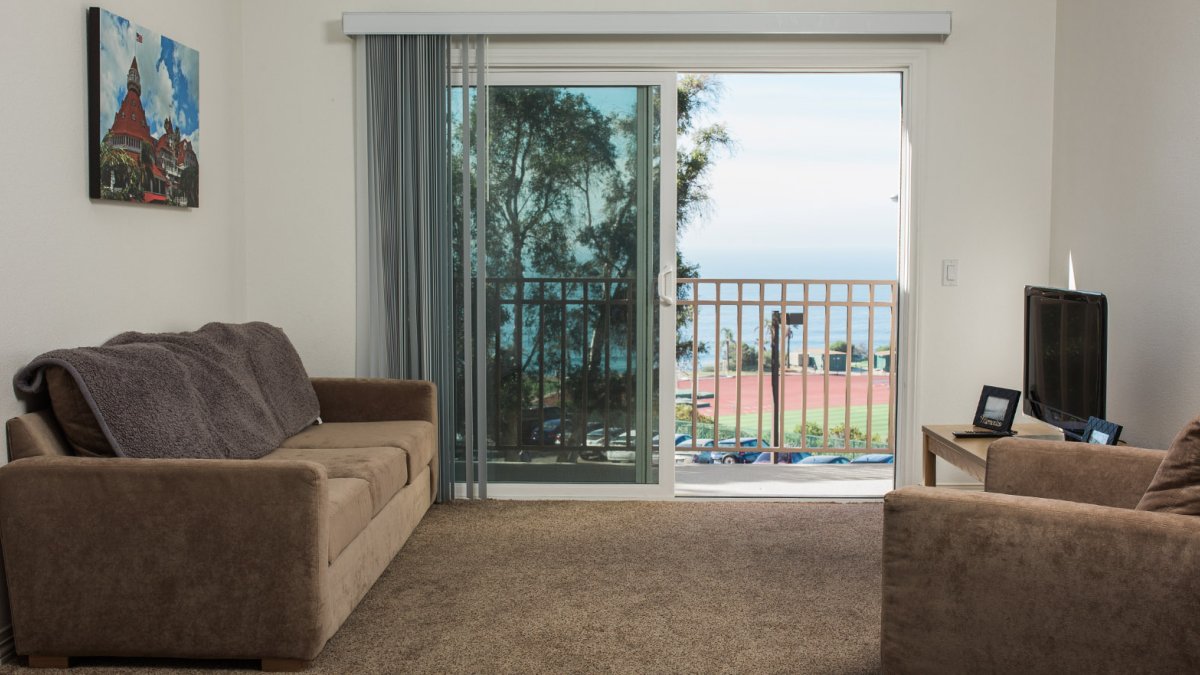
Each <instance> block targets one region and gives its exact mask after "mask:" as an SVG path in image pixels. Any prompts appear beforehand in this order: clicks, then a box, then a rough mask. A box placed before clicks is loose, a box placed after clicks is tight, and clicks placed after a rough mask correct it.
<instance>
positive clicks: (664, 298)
mask: <svg viewBox="0 0 1200 675" xmlns="http://www.w3.org/2000/svg"><path fill="white" fill-rule="evenodd" d="M667 279H670V281H667ZM658 304H660V305H662V306H663V307H670V306H671V305H674V304H675V268H674V267H664V268H662V271H661V272H659V273H658Z"/></svg>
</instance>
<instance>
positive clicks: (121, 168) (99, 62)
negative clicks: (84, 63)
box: [87, 7, 200, 206]
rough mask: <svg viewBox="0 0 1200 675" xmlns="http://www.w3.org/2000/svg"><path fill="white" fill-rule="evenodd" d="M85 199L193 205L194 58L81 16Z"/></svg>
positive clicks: (93, 14)
mask: <svg viewBox="0 0 1200 675" xmlns="http://www.w3.org/2000/svg"><path fill="white" fill-rule="evenodd" d="M87 17H88V18H87V20H88V130H89V131H88V134H89V141H90V142H89V146H90V147H89V158H90V166H89V192H90V195H91V197H92V198H93V199H111V200H115V201H123V202H135V203H145V204H166V205H170V206H199V205H200V157H199V153H200V149H199V141H200V57H199V54H198V52H196V50H195V49H192V48H190V47H188V46H186V45H183V44H181V43H179V42H176V41H175V40H172V39H170V38H167V37H165V36H163V35H160V34H158V33H156V32H154V31H152V30H149V29H147V28H144V27H142V26H139V25H138V24H135V23H133V22H131V21H129V20H128V19H126V18H124V17H121V16H117V15H116V14H113V13H112V12H109V11H107V10H104V9H101V8H99V7H92V8H90V9H88V15H87Z"/></svg>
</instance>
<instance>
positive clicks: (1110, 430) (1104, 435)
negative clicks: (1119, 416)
mask: <svg viewBox="0 0 1200 675" xmlns="http://www.w3.org/2000/svg"><path fill="white" fill-rule="evenodd" d="M1080 437H1081V440H1082V441H1083V442H1084V443H1092V444H1094V445H1116V444H1117V441H1118V440H1120V438H1121V425H1120V424H1113V423H1112V422H1109V421H1108V420H1102V419H1100V418H1099V417H1089V418H1088V421H1087V426H1086V427H1084V428H1083V433H1082V434H1080Z"/></svg>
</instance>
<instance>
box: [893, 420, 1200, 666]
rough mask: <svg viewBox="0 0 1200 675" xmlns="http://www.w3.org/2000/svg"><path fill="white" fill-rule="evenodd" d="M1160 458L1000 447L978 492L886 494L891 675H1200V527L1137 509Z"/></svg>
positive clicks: (1110, 450)
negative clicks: (1197, 622)
mask: <svg viewBox="0 0 1200 675" xmlns="http://www.w3.org/2000/svg"><path fill="white" fill-rule="evenodd" d="M1163 457H1164V453H1163V452H1162V451H1161V450H1143V449H1139V448H1127V447H1107V446H1098V445H1084V444H1079V443H1064V442H1050V441H1033V440H1017V439H1004V440H1000V441H997V442H995V443H994V444H993V445H992V446H991V448H990V449H989V451H988V461H987V474H986V482H985V487H984V489H985V491H984V492H982V493H980V492H967V491H962V490H952V489H944V488H925V487H907V488H902V489H900V490H896V491H894V492H892V493H890V494H888V495H887V497H886V498H885V501H884V540H883V632H882V658H883V667H884V672H886V673H922V674H936V673H1055V674H1061V673H1195V672H1200V631H1197V630H1196V629H1195V626H1194V625H1193V624H1192V622H1191V619H1192V618H1193V617H1194V616H1195V613H1196V608H1197V607H1200V576H1198V575H1197V574H1196V569H1197V567H1198V565H1200V518H1197V517H1195V516H1189V515H1179V514H1177V513H1159V512H1152V511H1137V510H1134V507H1135V506H1137V504H1138V500H1139V499H1140V498H1141V497H1142V494H1143V493H1144V492H1146V488H1147V486H1148V485H1150V482H1151V480H1152V479H1153V478H1154V475H1155V471H1156V470H1157V469H1158V466H1159V464H1160V462H1161V461H1162V460H1163Z"/></svg>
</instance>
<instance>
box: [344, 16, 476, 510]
mask: <svg viewBox="0 0 1200 675" xmlns="http://www.w3.org/2000/svg"><path fill="white" fill-rule="evenodd" d="M364 39H365V40H366V44H365V49H366V61H365V85H366V86H365V87H364V89H365V91H364V93H365V99H366V100H365V108H366V110H365V112H366V115H365V122H366V134H365V135H366V152H367V157H366V163H365V164H366V176H365V181H366V192H367V197H366V202H367V203H366V205H367V214H366V227H367V230H366V236H367V240H368V241H367V251H368V259H367V261H366V262H367V275H366V277H367V280H368V283H367V289H366V291H367V292H366V301H367V303H368V308H367V312H366V319H367V326H366V331H367V336H366V337H367V339H366V342H365V344H366V350H367V353H366V355H365V359H364V360H363V363H365V372H360V373H359V374H360V375H365V376H368V377H391V378H400V379H422V380H430V381H432V382H433V383H434V384H436V385H437V388H438V411H439V416H438V439H439V448H438V453H439V460H440V462H439V463H440V466H441V467H443V469H442V471H441V473H440V475H439V485H438V493H439V499H446V498H447V497H448V496H449V495H451V494H452V491H451V489H450V487H451V486H452V485H453V471H451V470H448V468H450V467H453V442H454V420H453V416H452V415H451V414H450V412H451V411H453V409H454V361H453V359H454V354H453V345H454V340H453V334H454V332H453V331H454V325H453V315H452V311H453V310H452V308H453V305H454V303H453V298H452V294H453V281H454V280H453V271H452V261H451V234H452V232H451V228H452V226H453V222H452V217H453V216H452V209H451V203H450V195H451V180H450V175H451V174H450V171H451V166H450V150H449V137H448V135H447V129H448V128H449V124H450V109H449V91H450V90H449V77H450V39H449V38H448V37H446V36H430V35H369V36H366V37H365V38H364Z"/></svg>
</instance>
